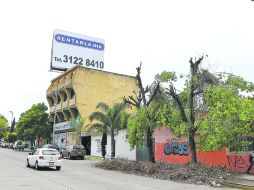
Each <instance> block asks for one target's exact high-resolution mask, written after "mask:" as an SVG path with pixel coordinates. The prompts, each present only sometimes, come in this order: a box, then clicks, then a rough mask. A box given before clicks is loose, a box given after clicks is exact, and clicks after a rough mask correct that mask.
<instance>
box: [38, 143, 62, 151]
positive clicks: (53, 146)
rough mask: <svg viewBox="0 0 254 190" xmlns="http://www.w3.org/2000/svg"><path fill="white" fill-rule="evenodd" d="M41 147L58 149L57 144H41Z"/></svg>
mask: <svg viewBox="0 0 254 190" xmlns="http://www.w3.org/2000/svg"><path fill="white" fill-rule="evenodd" d="M42 148H53V149H56V150H59V146H58V145H57V144H45V145H43V146H42Z"/></svg>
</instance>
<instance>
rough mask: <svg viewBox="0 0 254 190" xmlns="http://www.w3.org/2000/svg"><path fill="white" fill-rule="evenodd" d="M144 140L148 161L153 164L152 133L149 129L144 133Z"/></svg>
mask: <svg viewBox="0 0 254 190" xmlns="http://www.w3.org/2000/svg"><path fill="white" fill-rule="evenodd" d="M146 138H147V148H148V154H149V161H150V162H152V163H155V159H154V150H153V140H152V132H151V130H150V129H148V130H147V132H146Z"/></svg>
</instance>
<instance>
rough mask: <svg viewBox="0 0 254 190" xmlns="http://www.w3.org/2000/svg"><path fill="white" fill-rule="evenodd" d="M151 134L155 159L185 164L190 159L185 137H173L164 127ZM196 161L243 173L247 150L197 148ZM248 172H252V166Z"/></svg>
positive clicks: (246, 161)
mask: <svg viewBox="0 0 254 190" xmlns="http://www.w3.org/2000/svg"><path fill="white" fill-rule="evenodd" d="M153 136H154V137H155V160H156V161H160V162H165V163H170V164H186V163H188V162H190V161H191V153H190V148H189V146H186V144H183V143H186V142H188V139H187V138H186V137H180V138H175V137H174V135H173V134H172V132H171V131H170V130H169V129H166V128H160V129H156V130H155V131H154V134H153ZM186 147H187V148H186ZM197 161H198V162H201V163H205V164H207V165H211V166H222V167H226V168H228V169H230V170H231V171H233V172H240V173H245V172H246V170H247V169H248V167H249V165H250V163H249V157H248V152H239V153H234V152H229V151H228V149H227V148H226V147H224V148H223V149H222V150H216V151H209V152H204V151H199V150H197ZM250 173H252V174H254V168H253V170H251V171H250Z"/></svg>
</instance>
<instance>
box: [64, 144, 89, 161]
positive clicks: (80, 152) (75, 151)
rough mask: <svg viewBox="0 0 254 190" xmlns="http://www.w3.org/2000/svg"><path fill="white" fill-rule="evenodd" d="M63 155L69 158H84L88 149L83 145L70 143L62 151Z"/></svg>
mask: <svg viewBox="0 0 254 190" xmlns="http://www.w3.org/2000/svg"><path fill="white" fill-rule="evenodd" d="M60 154H61V157H62V158H64V157H68V159H69V160H71V159H74V158H80V159H81V160H84V157H85V155H86V150H85V147H84V146H83V145H68V146H66V147H65V148H63V149H61V151H60Z"/></svg>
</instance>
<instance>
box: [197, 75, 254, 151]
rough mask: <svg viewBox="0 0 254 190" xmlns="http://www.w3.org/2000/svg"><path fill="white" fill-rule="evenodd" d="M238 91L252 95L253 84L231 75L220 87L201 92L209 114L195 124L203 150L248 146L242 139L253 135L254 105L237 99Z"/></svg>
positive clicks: (244, 99) (246, 99)
mask: <svg viewBox="0 0 254 190" xmlns="http://www.w3.org/2000/svg"><path fill="white" fill-rule="evenodd" d="M242 91H246V92H252V91H253V84H252V83H248V82H246V81H245V80H244V79H243V78H241V77H238V76H233V75H229V76H228V77H227V80H226V81H225V82H224V83H223V84H220V85H217V86H211V85H209V86H207V87H206V88H205V102H206V106H207V109H208V110H209V113H208V115H207V117H205V118H204V119H203V120H200V121H199V122H198V125H199V129H200V145H201V146H202V148H203V149H205V150H216V149H221V148H222V147H224V146H227V147H229V148H232V149H234V150H240V149H241V147H244V146H245V147H246V145H248V144H250V142H249V141H247V139H245V137H246V136H247V135H249V134H250V133H251V132H253V115H254V101H253V100H252V99H250V98H245V97H243V96H241V95H240V92H242Z"/></svg>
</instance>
